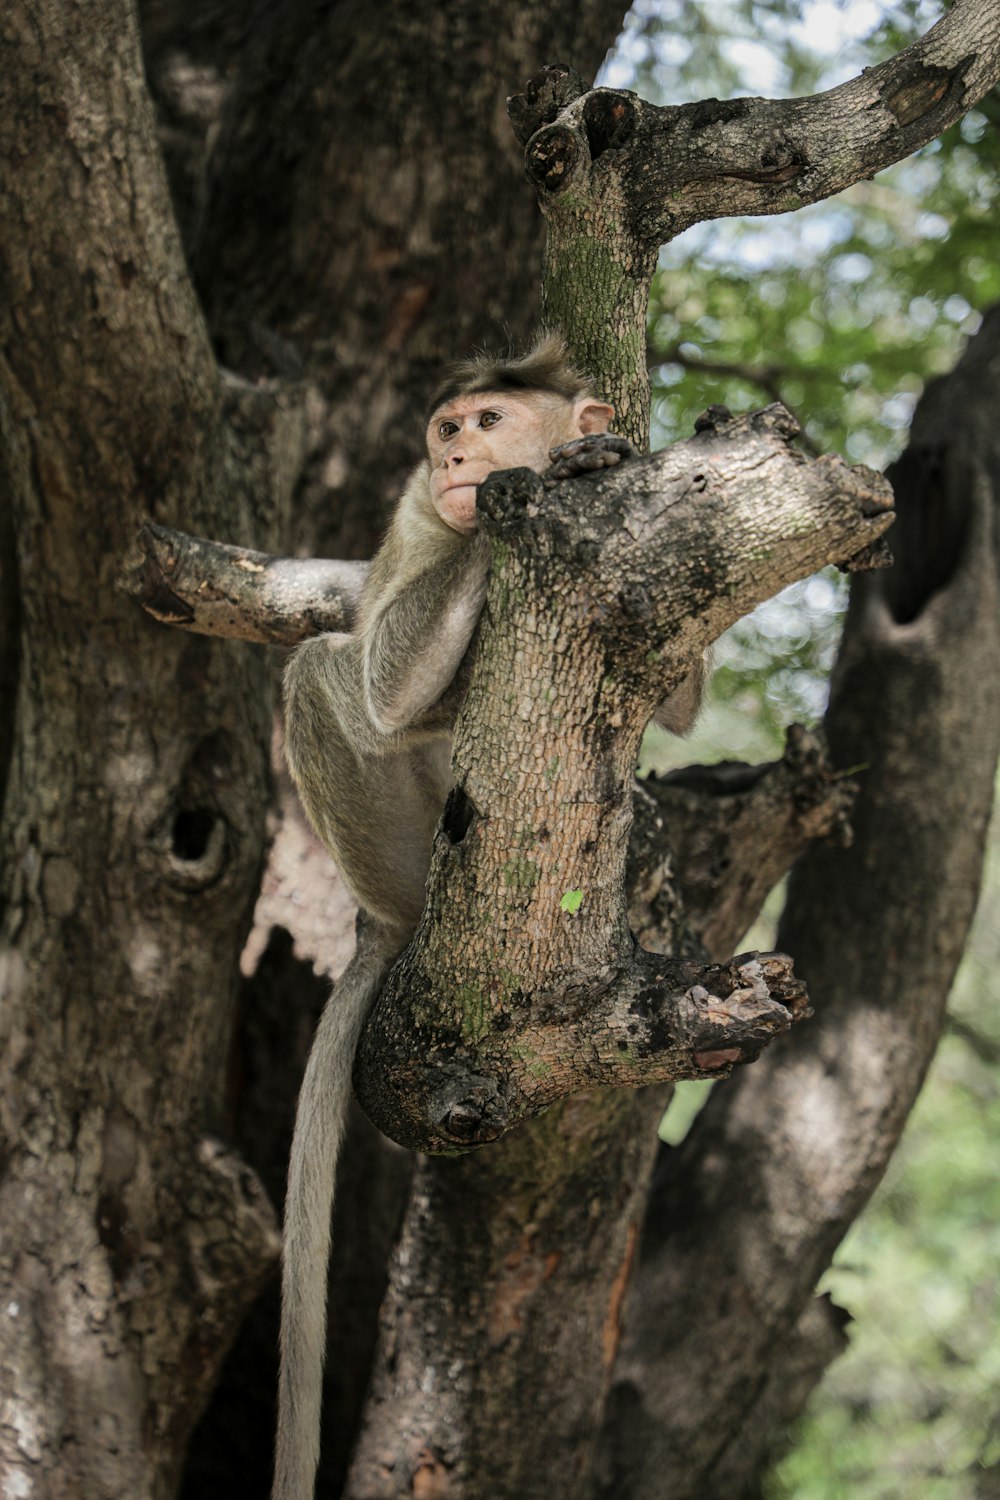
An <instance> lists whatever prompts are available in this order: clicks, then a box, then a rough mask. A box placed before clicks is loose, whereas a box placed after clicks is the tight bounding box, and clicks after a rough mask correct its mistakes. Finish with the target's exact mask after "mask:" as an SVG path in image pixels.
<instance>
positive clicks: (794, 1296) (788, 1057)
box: [602, 309, 1000, 1500]
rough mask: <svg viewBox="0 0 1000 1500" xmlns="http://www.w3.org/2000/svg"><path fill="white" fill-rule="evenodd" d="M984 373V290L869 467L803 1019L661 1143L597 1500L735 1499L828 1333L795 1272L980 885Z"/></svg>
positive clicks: (837, 1192) (957, 947)
mask: <svg viewBox="0 0 1000 1500" xmlns="http://www.w3.org/2000/svg"><path fill="white" fill-rule="evenodd" d="M998 378H1000V309H994V310H993V312H992V313H991V314H989V315H988V317H987V319H986V321H985V322H984V324H983V327H982V330H981V331H980V333H979V334H978V335H977V336H976V338H975V339H974V340H973V342H972V343H971V345H970V346H969V350H968V352H967V353H966V355H965V356H964V358H963V360H962V361H961V363H960V364H959V366H958V368H957V369H956V370H955V372H954V373H953V374H952V375H951V376H949V377H948V379H947V380H944V381H938V382H935V383H934V384H933V385H932V386H931V387H929V389H928V390H927V392H926V393H925V395H924V397H923V399H922V400H921V402H920V405H919V407H918V410H917V414H916V417H915V419H914V424H913V433H912V437H911V440H910V445H909V447H908V448H907V450H906V452H905V453H904V454H903V457H902V458H901V459H900V461H899V462H898V463H897V464H895V465H894V466H893V468H892V470H891V478H892V481H893V487H894V489H895V492H896V501H897V507H898V520H897V522H896V525H895V526H894V528H893V529H892V531H891V532H890V533H889V540H890V544H891V546H892V548H893V551H894V553H895V554H896V564H895V566H894V567H893V568H892V569H890V570H889V571H888V572H886V573H881V574H877V575H871V576H865V577H861V578H858V579H857V580H855V583H854V586H853V589H852V597H851V608H850V613H849V616H848V620H847V625H846V628H845V632H844V641H843V645H842V647H841V653H840V659H839V662H838V665H837V669H836V673H835V678H834V684H833V693H832V697H831V703H830V709H829V713H828V715H827V732H828V734H829V738H830V746H831V754H832V756H833V762H834V765H835V766H838V765H839V766H842V767H845V768H847V767H855V768H857V769H856V770H855V772H854V774H855V775H856V776H857V779H858V782H859V785H860V796H859V799H858V803H857V807H856V810H855V812H854V815H853V820H852V821H853V825H854V842H853V844H852V845H851V846H850V847H849V848H832V847H830V846H827V845H823V846H816V847H815V848H813V849H812V850H811V851H810V852H809V853H808V854H807V855H805V856H804V857H803V858H802V860H801V861H800V862H799V864H798V865H797V867H796V869H795V872H794V874H793V877H792V880H791V883H790V887H789V895H788V902H787V906H786V910H785V914H784V917H783V919H782V923H781V930H780V932H779V945H780V946H781V947H783V948H785V949H786V950H787V951H788V952H790V953H793V954H794V955H795V958H796V966H797V968H799V969H800V970H801V972H802V974H803V975H804V976H805V978H806V979H807V982H808V984H809V990H810V995H811V998H812V1000H813V1004H814V1006H815V1009H816V1015H815V1016H814V1018H813V1020H812V1021H811V1022H810V1023H809V1025H808V1026H804V1027H798V1028H796V1030H795V1032H794V1033H793V1035H792V1036H791V1037H789V1039H788V1041H787V1042H786V1043H785V1044H784V1045H781V1044H779V1045H778V1046H776V1047H775V1049H774V1050H772V1051H769V1052H768V1053H767V1054H766V1055H765V1056H764V1057H763V1058H762V1059H761V1060H760V1062H759V1063H757V1065H756V1066H755V1067H754V1068H753V1069H751V1070H749V1071H744V1072H742V1073H741V1074H740V1075H739V1077H738V1078H737V1079H735V1080H734V1081H733V1082H732V1083H730V1084H727V1085H726V1086H724V1087H722V1088H718V1089H717V1090H716V1091H715V1093H714V1094H713V1097H712V1099H711V1100H710V1101H709V1104H708V1105H707V1106H706V1108H705V1110H704V1111H703V1113H702V1114H701V1115H700V1116H699V1117H698V1120H697V1121H696V1122H695V1128H694V1129H693V1130H692V1131H691V1133H690V1135H689V1136H688V1138H687V1140H685V1142H684V1144H683V1145H682V1146H680V1147H679V1148H678V1149H676V1150H673V1151H672V1150H670V1149H668V1148H666V1147H664V1148H662V1150H661V1154H660V1161H659V1163H658V1166H657V1174H656V1181H655V1185H654V1189H653V1193H652V1197H651V1200H650V1206H649V1213H648V1217H647V1220H646V1224H645V1229H644V1234H643V1239H642V1254H641V1258H640V1263H639V1268H638V1272H637V1275H636V1277H635V1280H634V1283H633V1285H632V1288H631V1291H630V1294H629V1302H628V1309H627V1315H626V1326H627V1335H626V1339H625V1343H624V1346H623V1351H622V1357H621V1360H620V1363H619V1367H618V1370H617V1372H616V1375H617V1380H616V1387H615V1390H614V1392H613V1396H612V1403H611V1407H610V1412H609V1419H608V1426H607V1444H608V1446H607V1450H606V1452H605V1474H606V1480H605V1486H604V1489H603V1491H602V1493H603V1494H606V1495H607V1496H608V1497H609V1500H610V1497H612V1496H613V1497H614V1500H654V1497H656V1500H658V1497H660V1496H662V1495H664V1494H669V1495H670V1496H671V1500H683V1497H688V1496H690V1497H692V1500H695V1497H700V1496H703V1495H706V1494H711V1495H713V1496H717V1497H719V1500H727V1497H733V1500H737V1497H739V1496H740V1495H742V1494H743V1492H744V1487H745V1486H746V1484H747V1482H748V1481H749V1479H750V1478H751V1477H752V1476H753V1474H754V1472H755V1470H756V1469H757V1467H758V1466H759V1464H760V1462H761V1458H762V1455H763V1454H764V1452H765V1449H766V1445H767V1442H768V1436H769V1433H770V1432H771V1431H772V1429H773V1427H774V1425H775V1423H778V1422H781V1421H788V1420H790V1419H791V1418H792V1417H794V1416H795V1415H796V1414H797V1413H798V1411H799V1410H800V1409H801V1407H802V1405H803V1404H804V1402H805V1399H806V1397H807V1396H808V1393H809V1391H810V1390H811V1388H812V1386H813V1385H814V1384H815V1383H816V1381H817V1380H818V1379H819V1378H820V1376H821V1374H822V1372H823V1369H824V1368H825V1366H826V1365H827V1364H828V1363H829V1361H830V1360H831V1359H832V1358H833V1357H834V1356H835V1355H836V1353H837V1352H838V1351H839V1349H840V1348H841V1347H842V1343H843V1334H842V1331H841V1323H842V1318H840V1317H839V1316H838V1314H837V1310H836V1309H834V1308H832V1307H831V1305H830V1304H829V1303H827V1302H822V1303H819V1304H817V1303H816V1301H815V1299H814V1296H813V1292H814V1288H815V1286H816V1282H817V1280H818V1279H819V1277H820V1275H821V1274H822V1272H823V1270H824V1269H825V1268H826V1266H827V1265H828V1264H829V1262H830V1258H831V1256H832V1254H833V1251H834V1250H835V1249H836V1246H837V1244H838V1243H839V1241H840V1240H841V1238H842V1237H843V1235H844V1233H845V1232H846V1230H847V1228H848V1227H849V1225H850V1224H851V1223H852V1222H853V1220H854V1219H855V1218H856V1217H857V1215H858V1213H859V1212H860V1211H861V1209H862V1207H863V1206H864V1204H865V1203H866V1202H867V1200H868V1198H869V1196H870V1195H871V1193H872V1191H873V1190H874V1188H875V1187H876V1186H877V1184H878V1182H879V1180H880V1178H881V1176H882V1173H883V1172H884V1170H885V1167H886V1165H887V1163H888V1160H889V1157H890V1155H891V1153H892V1150H893V1149H894V1147H895V1145H896V1142H897V1141H898V1139H899V1136H900V1133H901V1131H902V1129H903V1126H904V1124H905V1122H906V1118H907V1116H908V1114H909V1112H910V1110H911V1108H912V1106H913V1102H914V1099H915V1098H916V1095H917V1092H918V1090H919V1088H920V1085H921V1083H922V1082H923V1079H924V1075H925V1073H926V1071H927V1067H928V1065H929V1063H930V1060H931V1058H932V1056H933V1054H934V1050H935V1047H936V1046H937V1041H938V1038H939V1035H940V1030H941V1022H942V1017H943V1012H944V1005H945V1002H946V1000H947V997H948V991H949V989H950V986H951V982H952V979H953V977H954V973H955V969H956V967H957V965H958V961H959V958H960V956H961V953H962V949H963V947H964V944H965V938H966V934H967V932H968V928H969V925H970V923H971V920H972V916H973V912H974V910H975V905H976V897H977V895H978V891H979V883H980V874H981V869H982V860H983V848H984V842H985V837H986V830H987V824H988V821H989V813H990V807H991V804H992V800H993V786H994V777H995V773H996V763H997V754H998V750H1000V683H998V675H997V662H998V660H1000V611H998V603H1000V580H998V569H1000V555H998V547H997V536H998V527H997V516H998V503H1000V439H998V428H997V420H996V417H997V412H996V391H997V389H998ZM722 1289H724V1290H722Z"/></svg>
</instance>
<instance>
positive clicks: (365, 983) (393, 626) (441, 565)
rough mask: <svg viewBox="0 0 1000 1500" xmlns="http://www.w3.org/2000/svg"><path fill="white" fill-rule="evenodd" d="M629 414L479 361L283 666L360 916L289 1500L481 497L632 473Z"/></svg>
mask: <svg viewBox="0 0 1000 1500" xmlns="http://www.w3.org/2000/svg"><path fill="white" fill-rule="evenodd" d="M613 417H614V408H613V407H612V406H610V405H608V404H607V403H606V402H604V401H602V400H600V399H599V397H598V395H597V394H596V392H595V390H594V387H593V386H592V384H591V383H590V382H589V381H588V380H587V379H586V378H585V377H584V376H582V375H580V374H579V373H578V372H577V371H576V370H575V369H574V367H573V365H572V364H571V362H570V360H569V358H568V356H567V352H566V348H565V345H564V343H563V341H562V339H561V338H560V337H559V336H558V335H554V334H547V335H543V336H542V337H541V338H540V339H539V340H538V341H537V342H536V343H535V345H534V346H533V347H532V348H531V349H530V350H529V351H528V352H527V353H526V354H523V355H521V356H519V357H513V358H508V359H497V358H492V357H490V356H487V355H479V356H474V357H473V358H472V359H470V360H467V361H465V362H464V363H462V364H460V365H457V366H455V367H454V368H453V369H452V371H451V372H450V373H449V375H448V376H447V378H446V379H445V381H444V383H443V384H442V385H441V387H440V388H439V389H438V390H437V391H436V392H435V394H434V396H433V398H432V400H431V402H430V406H429V409H428V419H427V427H426V434H425V436H426V457H425V458H424V459H423V461H422V462H421V463H420V464H419V465H418V467H417V468H416V469H415V470H414V472H413V474H412V475H411V477H410V480H409V482H408V484H407V485H406V487H405V489H404V491H403V494H402V496H401V498H400V500H399V501H398V503H397V505H396V508H395V511H394V513H393V516H392V519H391V521H390V524H389V528H388V531H387V534H386V536H385V539H384V541H383V542H382V545H381V547H380V548H379V550H378V552H377V553H376V556H375V558H374V560H373V563H372V566H371V570H370V572H369V575H368V578H367V580H366V583H365V585H364V588H363V590H362V596H361V599H360V602H359V606H358V610H357V617H356V622H355V628H354V630H353V632H352V633H351V634H350V635H344V634H328V635H321V636H317V637H315V638H313V639H310V640H308V641H305V642H304V643H303V644H301V645H300V646H298V647H297V648H296V650H295V651H294V652H293V654H292V655H291V657H290V658H289V661H288V663H287V665H286V668H285V679H284V699H285V756H286V759H287V762H288V766H289V769H290V771H291V774H292V778H293V780H294V782H295V784H296V786H297V788H298V792H299V796H300V799H301V801H302V804H303V807H304V809H305V812H306V814H307V816H308V818H309V820H310V822H311V823H312V826H313V828H314V829H315V831H316V834H317V835H318V837H319V838H320V840H321V841H322V842H323V843H324V844H325V846H326V847H327V849H328V850H329V852H330V853H331V855H332V856H333V858H334V861H335V863H336V865H337V867H338V869H339V870H340V873H341V875H342V876H343V878H344V881H345V883H346V884H347V886H348V888H349V889H350V891H351V893H352V895H353V896H354V897H355V898H356V900H357V902H358V904H359V907H360V908H361V912H362V913H363V915H362V916H361V917H360V918H359V923H358V946H357V950H356V952H355V955H354V958H353V959H352V960H351V963H350V964H349V965H348V967H347V969H346V970H345V972H344V974H343V975H342V977H341V979H340V980H339V981H338V983H337V984H336V986H335V987H334V990H333V993H332V994H331V997H330V999H329V1000H328V1002H327V1004H326V1007H325V1009H324V1011H323V1014H322V1016H321V1018H320V1021H319V1024H318V1026H317V1029H316V1036H315V1039H314V1041H313V1046H312V1050H311V1053H310V1056H309V1061H308V1064H307V1067H306V1071H305V1075H304V1078H303V1082H302V1088H301V1091H300V1094H299V1103H298V1111H297V1117H296V1122H295V1132H294V1136H293V1141H292V1150H291V1159H290V1164H289V1173H288V1186H287V1197H286V1207H285V1224H284V1251H283V1267H282V1313H281V1338H280V1348H281V1369H280V1376H279V1393H278V1435H277V1444H276V1455H275V1471H274V1487H273V1491H272V1500H311V1497H312V1495H313V1488H314V1484H315V1473H316V1467H317V1464H318V1460H319V1429H320V1404H321V1386H322V1366H323V1357H324V1352H325V1342H326V1272H327V1262H328V1259H329V1250H330V1219H331V1211H332V1205H333V1193H334V1181H335V1173H336V1164H337V1157H338V1154H339V1151H340V1146H341V1141H342V1138H343V1134H344V1128H345V1123H346V1112H347V1104H348V1099H349V1093H350V1087H351V1073H352V1071H353V1063H354V1055H355V1052H356V1050H357V1045H358V1041H359V1039H360V1035H361V1031H362V1029H363V1027H364V1024H365V1021H366V1019H367V1016H368V1013H369V1011H370V1009H371V1007H372V1005H373V1003H374V1001H375V999H376V998H377V996H378V993H379V991H380V989H381V988H382V985H383V983H384V981H385V978H386V976H387V975H388V972H389V969H390V968H391V967H392V965H393V963H394V962H395V960H396V958H397V957H398V956H399V954H400V953H401V952H402V950H403V949H404V948H405V947H406V945H407V943H408V942H409V940H410V938H411V937H412V935H413V932H414V930H415V928H416V926H417V923H418V922H419V919H420V916H421V912H422V910H423V905H424V886H425V883H426V879H427V872H428V869H429V865H430V855H431V844H432V841H433V837H434V831H435V828H436V826H437V823H438V820H439V818H440V816H441V812H442V810H443V808H444V804H445V800H446V798H447V796H448V793H449V790H450V789H451V785H452V778H451V731H452V728H453V725H454V722H455V717H456V715H457V713H458V709H459V707H460V706H461V702H462V700H463V698H464V695H465V691H466V688H467V686H468V680H469V673H470V652H469V646H470V642H471V641H472V638H473V634H474V632H475V629H476V625H477V623H478V620H479V615H480V612H481V610H482V606H483V603H484V600H485V597H486V586H487V576H488V572H489V557H490V554H489V545H488V542H487V539H486V537H485V536H484V535H483V534H482V533H481V532H480V531H479V530H478V529H477V520H476V490H477V487H478V486H479V485H480V484H481V483H482V481H483V480H484V479H485V478H486V477H487V475H488V474H490V473H493V472H494V471H496V470H498V469H511V468H517V467H527V468H532V469H535V470H536V472H539V473H541V474H542V475H543V479H544V481H545V483H546V484H553V483H556V482H558V481H559V480H561V479H565V478H570V477H573V476H576V475H579V474H584V473H587V472H589V471H594V470H598V469H601V468H605V467H610V466H613V465H615V464H618V463H620V462H622V461H623V460H625V459H627V458H628V457H629V456H631V454H632V451H633V450H632V448H631V446H630V444H629V443H628V442H627V441H626V440H625V439H624V438H621V437H618V436H615V435H614V434H612V433H610V432H609V431H608V427H609V425H610V423H611V421H612V419H613ZM697 676H698V674H697V672H693V673H692V677H695V678H697ZM685 695H686V697H685ZM699 695H700V683H699V682H697V681H696V682H694V683H693V684H692V683H691V679H690V678H689V679H686V680H685V682H683V683H681V685H680V687H679V688H678V690H677V692H676V693H675V695H674V698H673V699H671V700H668V703H667V706H666V708H665V709H662V708H661V710H658V712H657V717H658V718H660V721H661V722H664V723H665V724H666V727H668V728H673V729H675V730H676V731H682V730H683V729H684V728H685V727H687V721H688V720H690V719H691V718H693V712H692V708H693V707H694V706H696V705H695V699H697V697H698V696H699ZM688 700H690V701H688ZM675 702H676V705H677V706H676V707H675V708H671V707H670V705H671V704H672V703H675ZM664 713H665V715H666V717H665V718H664V717H662V715H663V714H664Z"/></svg>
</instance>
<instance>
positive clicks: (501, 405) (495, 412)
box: [427, 391, 614, 535]
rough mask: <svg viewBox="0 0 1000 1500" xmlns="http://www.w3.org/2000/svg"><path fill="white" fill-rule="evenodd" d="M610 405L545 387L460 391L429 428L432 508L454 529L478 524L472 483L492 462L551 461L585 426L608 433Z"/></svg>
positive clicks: (511, 465) (513, 465)
mask: <svg viewBox="0 0 1000 1500" xmlns="http://www.w3.org/2000/svg"><path fill="white" fill-rule="evenodd" d="M613 415H614V412H613V409H612V408H611V407H610V406H605V405H603V404H602V403H600V402H595V401H593V400H590V399H589V398H588V399H586V400H581V401H577V402H572V401H565V400H563V398H562V397H560V396H556V395H554V394H552V393H551V392H549V391H523V392H522V391H517V392H513V391H502V392H495V393H488V392H487V393H485V394H483V393H479V392H477V393H476V394H472V395H468V396H457V397H455V399H454V400H453V401H449V402H447V404H446V405H444V406H442V407H439V408H438V410H437V411H436V412H435V413H434V415H433V416H432V417H431V419H430V422H429V423H428V427H427V454H428V457H429V459H430V464H431V500H432V501H433V504H434V509H435V510H436V511H437V513H438V515H439V516H440V517H441V519H442V521H444V522H445V523H446V524H447V525H448V526H450V527H451V528H452V529H453V530H454V531H459V532H462V533H463V534H464V535H471V533H472V532H474V531H475V529H476V487H477V486H478V485H480V484H482V482H483V480H484V479H485V478H486V476H487V474H493V473H495V471H496V470H497V469H520V468H527V469H534V470H536V472H537V473H541V472H542V471H543V470H544V469H546V468H547V467H548V465H549V449H550V448H553V447H555V446H556V444H558V443H565V442H568V441H569V440H570V439H571V438H574V437H580V436H582V435H583V434H584V433H587V432H605V431H606V430H607V426H608V422H609V421H610V420H611V417H612V416H613Z"/></svg>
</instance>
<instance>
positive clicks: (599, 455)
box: [542, 432, 634, 484]
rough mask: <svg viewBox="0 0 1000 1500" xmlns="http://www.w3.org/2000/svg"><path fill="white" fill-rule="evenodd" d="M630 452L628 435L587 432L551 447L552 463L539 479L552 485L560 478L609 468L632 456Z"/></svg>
mask: <svg viewBox="0 0 1000 1500" xmlns="http://www.w3.org/2000/svg"><path fill="white" fill-rule="evenodd" d="M633 453H634V449H633V447H632V444H631V443H630V442H629V441H628V439H627V438H623V437H617V436H616V435H615V434H614V433H611V432H593V433H588V434H587V436H586V437H579V438H574V439H573V440H572V442H569V443H560V444H559V445H558V447H555V448H551V449H550V450H549V458H550V459H551V460H552V465H551V467H550V468H548V469H546V471H545V473H544V474H543V476H542V478H543V479H544V480H545V481H546V483H548V484H554V483H555V482H556V481H557V480H559V479H572V478H574V477H575V476H576V475H578V474H588V473H591V472H592V471H593V470H595V469H609V468H611V467H613V466H614V465H615V464H618V463H621V462H622V460H623V459H626V458H631V457H632V456H633Z"/></svg>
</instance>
